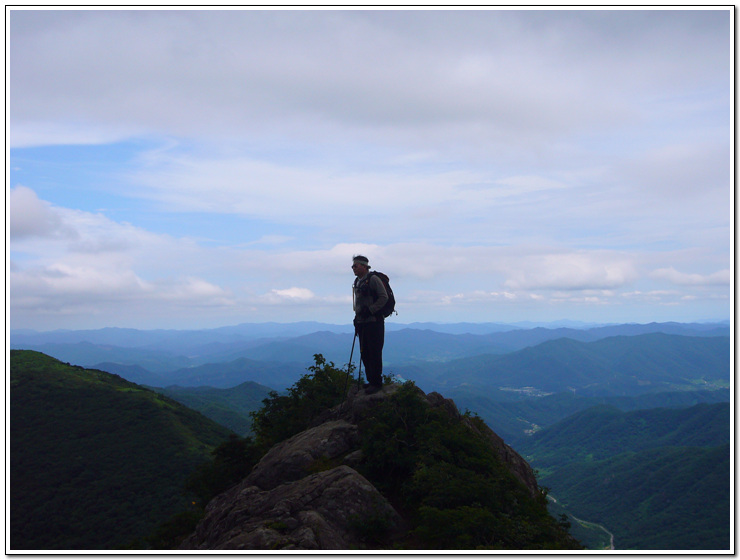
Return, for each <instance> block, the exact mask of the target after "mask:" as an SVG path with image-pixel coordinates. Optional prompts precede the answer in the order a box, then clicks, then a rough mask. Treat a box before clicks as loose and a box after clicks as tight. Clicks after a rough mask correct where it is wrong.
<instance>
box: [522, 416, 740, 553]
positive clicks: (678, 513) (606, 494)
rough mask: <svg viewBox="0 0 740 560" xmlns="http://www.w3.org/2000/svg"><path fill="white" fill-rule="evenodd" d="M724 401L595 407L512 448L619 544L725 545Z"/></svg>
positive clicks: (570, 506)
mask: <svg viewBox="0 0 740 560" xmlns="http://www.w3.org/2000/svg"><path fill="white" fill-rule="evenodd" d="M730 421H731V418H730V404H729V403H717V404H700V405H696V406H693V407H688V408H683V409H666V408H658V409H648V410H638V411H632V412H621V411H619V410H617V409H616V408H614V407H610V406H603V405H602V406H597V407H593V408H590V409H588V410H585V411H582V412H579V413H577V414H574V415H573V416H571V417H569V418H567V419H565V420H562V421H560V422H558V423H556V424H555V425H553V426H551V427H549V428H547V429H545V430H542V432H540V433H538V434H536V435H535V436H533V437H532V438H530V439H529V440H526V441H525V440H523V441H522V442H520V443H519V445H518V447H517V448H518V450H519V451H520V452H522V453H524V455H525V457H526V458H527V460H528V461H529V462H530V464H531V465H532V466H533V467H534V468H537V469H538V470H539V471H540V474H541V478H540V482H541V483H542V484H543V485H545V486H547V487H548V488H550V490H551V493H552V496H554V497H555V498H557V500H558V502H559V504H560V505H561V506H563V507H565V508H566V509H567V510H568V511H569V512H570V513H572V514H573V515H574V516H576V517H578V518H580V519H585V520H587V521H590V522H593V523H599V524H601V525H604V526H605V527H607V528H608V529H609V531H611V532H612V533H613V534H614V536H615V547H616V548H617V549H646V550H660V549H665V550H726V549H727V548H728V547H729V541H730V533H729V528H730V498H729V494H730V476H731V472H730V463H729V460H730V449H729V442H730Z"/></svg>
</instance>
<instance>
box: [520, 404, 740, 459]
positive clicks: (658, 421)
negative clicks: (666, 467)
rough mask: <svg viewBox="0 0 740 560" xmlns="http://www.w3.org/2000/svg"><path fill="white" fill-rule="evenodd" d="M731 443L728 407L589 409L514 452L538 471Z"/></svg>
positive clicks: (546, 431)
mask: <svg viewBox="0 0 740 560" xmlns="http://www.w3.org/2000/svg"><path fill="white" fill-rule="evenodd" d="M729 441H730V403H729V402H727V403H717V404H699V405H696V406H692V407H689V408H678V409H675V408H653V409H648V410H636V411H630V412H622V411H620V410H618V409H617V408H615V407H612V406H607V405H601V406H595V407H592V408H589V409H587V410H584V411H582V412H579V413H577V414H574V415H573V416H570V417H568V418H566V419H565V420H562V421H561V422H558V423H557V424H555V425H554V426H552V427H550V428H546V429H544V430H542V431H541V432H538V433H536V434H535V435H533V436H532V437H531V438H530V439H529V440H527V441H526V442H523V443H522V444H521V445H520V446H519V448H520V450H522V451H524V452H525V453H526V454H527V455H531V456H533V457H536V458H537V465H538V468H541V469H542V468H545V469H547V468H550V467H552V466H558V467H560V466H563V465H565V464H568V463H572V462H576V461H593V460H600V459H606V458H608V457H613V456H614V455H619V454H620V453H625V452H631V451H642V450H645V449H652V448H656V447H669V446H680V447H713V446H717V445H723V444H725V443H729Z"/></svg>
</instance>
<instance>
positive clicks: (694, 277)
mask: <svg viewBox="0 0 740 560" xmlns="http://www.w3.org/2000/svg"><path fill="white" fill-rule="evenodd" d="M650 277H651V278H654V279H656V280H665V281H667V282H669V283H671V284H676V285H679V286H729V285H730V278H731V276H730V270H729V269H725V270H718V271H717V272H714V273H712V274H696V273H685V272H679V271H677V270H676V269H675V268H673V267H669V268H659V269H657V270H654V271H653V272H651V273H650Z"/></svg>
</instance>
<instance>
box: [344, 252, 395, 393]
mask: <svg viewBox="0 0 740 560" xmlns="http://www.w3.org/2000/svg"><path fill="white" fill-rule="evenodd" d="M352 270H353V272H354V273H355V276H356V277H357V278H355V282H354V284H353V285H352V295H353V297H352V300H353V305H354V311H355V320H354V324H355V333H356V335H357V337H358V338H359V339H360V359H361V360H362V363H363V364H365V377H367V382H368V384H367V385H366V386H365V392H366V393H368V394H372V393H377V392H378V391H379V390H380V389H381V387H382V386H383V344H384V342H385V318H384V317H383V315H382V314H381V313H379V311H380V310H381V309H382V308H383V306H384V305H385V303H386V302H387V301H388V293H387V292H386V290H385V286H383V282H382V280H381V279H380V278H378V277H377V276H376V275H375V274H370V263H369V262H368V260H367V257H364V256H362V255H357V256H355V257H353V259H352Z"/></svg>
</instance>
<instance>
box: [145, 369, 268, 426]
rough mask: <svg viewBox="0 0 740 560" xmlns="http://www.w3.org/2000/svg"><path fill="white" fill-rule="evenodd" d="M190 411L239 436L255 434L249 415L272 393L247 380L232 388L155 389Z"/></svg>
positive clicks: (172, 387)
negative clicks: (198, 413) (200, 414)
mask: <svg viewBox="0 0 740 560" xmlns="http://www.w3.org/2000/svg"><path fill="white" fill-rule="evenodd" d="M154 390H155V391H157V392H158V393H162V394H164V395H167V396H168V397H170V398H173V399H175V400H176V401H177V402H179V403H182V404H184V405H185V406H187V407H188V408H192V409H193V410H197V411H198V412H200V413H202V414H203V415H204V416H207V417H208V418H210V419H211V420H213V421H214V422H217V423H219V424H221V425H222V426H226V427H227V428H229V429H231V430H233V431H234V432H235V433H237V434H239V435H240V436H245V435H247V434H249V433H250V432H251V431H252V418H251V417H250V415H249V414H250V412H254V411H255V410H258V409H259V408H261V407H262V401H263V400H264V399H266V398H267V397H268V395H269V393H270V391H272V389H270V388H269V387H265V386H264V385H260V384H259V383H255V382H254V381H247V382H246V383H242V384H241V385H237V386H236V387H232V388H231V389H217V388H215V387H178V386H176V385H173V386H171V387H165V388H163V389H160V388H154Z"/></svg>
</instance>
